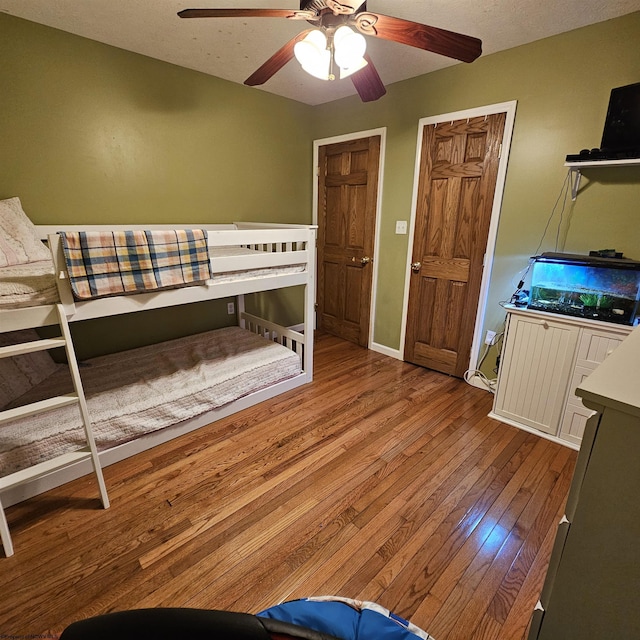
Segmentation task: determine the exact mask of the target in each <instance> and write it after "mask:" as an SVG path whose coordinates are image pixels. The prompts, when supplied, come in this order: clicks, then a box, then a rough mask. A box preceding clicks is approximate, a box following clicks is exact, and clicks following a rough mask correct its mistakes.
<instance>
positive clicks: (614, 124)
mask: <svg viewBox="0 0 640 640" xmlns="http://www.w3.org/2000/svg"><path fill="white" fill-rule="evenodd" d="M600 149H602V151H626V150H638V151H640V82H636V83H635V84H629V85H626V86H624V87H617V88H615V89H612V90H611V97H610V99H609V109H608V111H607V119H606V121H605V123H604V132H603V133H602V143H601V144H600Z"/></svg>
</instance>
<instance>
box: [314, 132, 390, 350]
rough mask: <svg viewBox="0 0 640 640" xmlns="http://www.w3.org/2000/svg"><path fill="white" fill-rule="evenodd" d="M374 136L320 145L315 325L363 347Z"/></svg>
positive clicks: (374, 176) (376, 154)
mask: <svg viewBox="0 0 640 640" xmlns="http://www.w3.org/2000/svg"><path fill="white" fill-rule="evenodd" d="M379 160H380V136H372V137H370V138H363V139H360V140H350V141H348V142H340V143H336V144H331V145H325V146H323V147H320V150H319V180H318V295H317V305H318V308H317V315H316V322H317V326H318V328H319V329H323V330H325V331H327V332H328V333H331V334H333V335H336V336H339V337H340V338H344V339H345V340H349V341H350V342H355V343H357V344H359V345H361V346H364V347H366V346H367V345H368V340H369V307H370V304H371V282H372V277H373V266H372V262H373V249H374V236H375V219H376V201H377V194H378V164H379Z"/></svg>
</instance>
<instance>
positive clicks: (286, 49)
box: [244, 29, 312, 87]
mask: <svg viewBox="0 0 640 640" xmlns="http://www.w3.org/2000/svg"><path fill="white" fill-rule="evenodd" d="M310 31H312V29H306V30H305V31H303V32H302V33H299V34H298V35H297V36H296V37H295V38H292V39H291V40H289V42H287V43H286V44H285V45H284V46H283V47H280V49H278V50H277V51H276V52H275V53H274V54H273V55H272V56H271V57H270V58H269V59H268V60H267V61H266V62H265V63H264V64H263V65H262V66H261V67H259V68H258V69H256V70H255V71H254V72H253V73H252V74H251V75H250V76H249V77H248V78H247V79H246V80H245V81H244V83H245V84H246V85H249V86H250V87H255V86H256V85H258V84H264V83H265V82H266V81H267V80H269V78H271V76H273V75H275V74H276V73H277V72H278V71H280V69H282V67H284V65H285V64H287V62H289V61H290V60H292V59H293V58H294V53H293V47H294V46H295V44H296V42H298V41H299V40H302V39H303V38H304V37H305V36H306V35H307V34H308V33H309V32H310Z"/></svg>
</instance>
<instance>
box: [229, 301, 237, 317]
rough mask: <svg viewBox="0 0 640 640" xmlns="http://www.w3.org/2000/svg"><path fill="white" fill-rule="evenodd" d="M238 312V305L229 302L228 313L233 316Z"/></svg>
mask: <svg viewBox="0 0 640 640" xmlns="http://www.w3.org/2000/svg"><path fill="white" fill-rule="evenodd" d="M235 312H236V305H235V304H234V303H233V302H227V313H228V314H229V315H230V316H232V315H233V314H234V313H235Z"/></svg>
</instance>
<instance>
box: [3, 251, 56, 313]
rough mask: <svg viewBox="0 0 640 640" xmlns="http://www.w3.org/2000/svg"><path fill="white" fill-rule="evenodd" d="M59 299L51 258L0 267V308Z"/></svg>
mask: <svg viewBox="0 0 640 640" xmlns="http://www.w3.org/2000/svg"><path fill="white" fill-rule="evenodd" d="M59 301H60V298H59V296H58V289H57V287H56V277H55V274H54V271H53V262H52V261H51V260H43V261H39V262H29V263H28V264H20V265H13V266H10V267H1V268H0V308H2V309H20V308H22V307H34V306H37V305H41V304H55V303H56V302H59Z"/></svg>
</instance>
